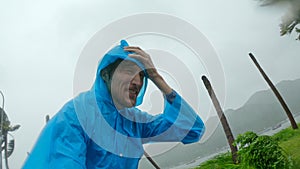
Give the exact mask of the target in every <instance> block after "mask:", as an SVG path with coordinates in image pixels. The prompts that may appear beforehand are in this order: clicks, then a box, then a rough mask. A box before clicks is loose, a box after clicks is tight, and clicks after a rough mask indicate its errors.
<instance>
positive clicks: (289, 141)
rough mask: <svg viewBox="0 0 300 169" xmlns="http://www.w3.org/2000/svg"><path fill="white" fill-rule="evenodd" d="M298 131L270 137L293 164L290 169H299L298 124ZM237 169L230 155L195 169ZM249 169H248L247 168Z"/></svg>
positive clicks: (280, 133) (227, 154) (299, 134)
mask: <svg viewBox="0 0 300 169" xmlns="http://www.w3.org/2000/svg"><path fill="white" fill-rule="evenodd" d="M298 126H299V129H297V130H293V129H291V128H287V129H284V130H282V131H280V132H279V133H277V134H275V135H274V136H272V137H273V138H274V139H276V140H278V141H279V145H280V146H281V147H282V148H283V149H284V151H285V152H286V153H287V155H288V156H289V157H290V158H291V160H292V162H293V168H292V169H299V166H300V153H299V150H300V123H299V124H298ZM224 168H225V169H226V168H230V169H239V168H241V167H239V166H237V165H233V164H232V160H231V155H230V153H225V154H221V155H219V156H217V157H215V158H213V159H211V160H208V161H206V162H205V163H203V164H201V165H200V166H198V167H196V168H195V169H224ZM249 169H250V168H249Z"/></svg>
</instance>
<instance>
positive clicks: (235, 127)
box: [140, 79, 300, 168]
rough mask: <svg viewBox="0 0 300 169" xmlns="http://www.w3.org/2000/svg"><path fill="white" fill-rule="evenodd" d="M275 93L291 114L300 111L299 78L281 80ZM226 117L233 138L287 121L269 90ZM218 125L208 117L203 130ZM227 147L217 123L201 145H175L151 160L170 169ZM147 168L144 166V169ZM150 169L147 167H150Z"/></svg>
mask: <svg viewBox="0 0 300 169" xmlns="http://www.w3.org/2000/svg"><path fill="white" fill-rule="evenodd" d="M276 88H277V89H278V91H279V93H280V94H281V95H282V97H283V98H284V100H285V102H286V103H287V105H288V107H289V108H290V110H291V111H292V113H293V114H296V113H299V112H300V79H297V80H285V81H281V82H279V83H278V84H277V85H276ZM225 115H226V118H227V120H228V122H229V125H230V127H231V129H232V132H233V134H234V136H235V137H236V136H237V135H238V134H241V133H244V132H245V131H254V132H259V131H262V130H264V129H267V128H270V127H273V126H276V125H277V124H278V123H279V122H281V121H283V120H285V119H287V116H286V113H285V112H284V110H283V108H282V107H281V105H280V103H279V102H278V100H277V98H276V97H275V95H274V94H273V92H272V91H271V90H262V91H258V92H256V93H255V94H253V95H252V96H251V97H250V98H249V99H248V101H247V102H246V103H245V104H244V105H243V106H242V107H240V108H238V109H235V110H234V109H228V110H226V111H225ZM216 123H219V119H218V117H211V118H210V119H208V121H207V122H206V124H205V125H206V127H207V128H209V126H214V124H216ZM225 146H228V143H227V140H226V137H225V133H224V131H223V128H222V126H221V124H220V123H219V125H218V127H217V129H216V130H215V132H214V133H213V134H212V135H211V136H210V138H209V139H208V140H207V141H205V142H204V143H196V144H191V145H185V146H183V145H182V144H178V146H176V147H175V148H173V149H171V150H170V151H168V152H167V153H165V154H161V155H158V156H156V157H154V159H155V160H156V161H157V162H158V164H160V166H161V167H170V164H173V165H174V166H177V165H180V163H183V162H184V163H187V162H189V161H192V160H193V159H196V158H198V157H199V156H200V157H205V156H207V155H210V154H212V153H215V152H218V151H220V150H221V149H222V148H223V147H225ZM140 165H141V166H142V168H148V167H149V163H148V162H147V161H146V160H142V161H141V164H140ZM147 166H148V167H147ZM150 168H151V166H150Z"/></svg>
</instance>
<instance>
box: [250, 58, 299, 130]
mask: <svg viewBox="0 0 300 169" xmlns="http://www.w3.org/2000/svg"><path fill="white" fill-rule="evenodd" d="M249 56H250V58H251V59H252V61H253V62H254V64H255V65H256V67H257V68H258V70H259V72H260V73H261V74H262V76H263V77H264V79H265V80H266V82H267V83H268V85H269V86H270V88H271V89H272V91H273V93H274V94H275V96H276V97H277V99H278V101H279V102H280V104H281V106H282V107H283V109H284V110H285V112H286V115H287V116H288V118H289V120H290V123H291V126H292V128H293V129H298V126H297V123H296V121H295V119H294V117H293V114H292V113H291V111H290V109H289V108H288V106H287V104H286V103H285V101H284V100H283V98H282V97H281V95H280V93H279V92H278V90H277V89H276V87H275V86H274V85H273V83H272V82H271V80H270V79H269V77H268V76H267V75H266V73H265V72H264V70H263V69H262V68H261V66H260V65H259V63H258V62H257V60H256V59H255V57H254V56H253V54H252V53H249Z"/></svg>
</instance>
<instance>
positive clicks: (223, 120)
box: [202, 76, 238, 164]
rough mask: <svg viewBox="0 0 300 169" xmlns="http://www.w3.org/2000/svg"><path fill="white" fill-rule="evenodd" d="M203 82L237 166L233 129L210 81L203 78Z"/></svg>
mask: <svg viewBox="0 0 300 169" xmlns="http://www.w3.org/2000/svg"><path fill="white" fill-rule="evenodd" d="M202 80H203V83H204V85H205V87H206V89H207V91H208V94H209V96H210V98H211V100H212V102H213V104H214V106H215V109H216V111H217V113H218V116H219V119H220V121H221V124H222V126H223V129H224V132H225V135H226V138H227V141H228V144H229V147H230V149H231V154H232V161H233V162H234V164H237V163H238V160H237V151H238V150H237V147H236V146H234V145H233V142H234V137H233V134H232V132H231V129H230V126H229V124H228V122H227V119H226V116H225V114H224V112H223V110H222V108H221V106H220V103H219V101H218V99H217V97H216V94H215V92H214V90H213V88H212V86H211V84H210V82H209V80H208V79H207V77H206V76H202Z"/></svg>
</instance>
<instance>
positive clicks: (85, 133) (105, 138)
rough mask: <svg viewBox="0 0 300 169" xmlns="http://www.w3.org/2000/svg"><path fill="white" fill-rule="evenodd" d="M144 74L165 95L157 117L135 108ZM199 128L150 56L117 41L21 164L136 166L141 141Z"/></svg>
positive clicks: (197, 132)
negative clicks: (87, 84)
mask: <svg viewBox="0 0 300 169" xmlns="http://www.w3.org/2000/svg"><path fill="white" fill-rule="evenodd" d="M148 79H150V80H151V81H152V82H153V83H154V84H155V85H156V86H157V87H158V88H159V89H160V91H161V92H162V93H163V95H164V98H165V100H166V101H165V107H164V112H163V113H162V114H160V115H157V116H152V115H149V114H147V113H145V112H142V111H141V110H139V109H137V108H136V106H138V105H140V104H141V103H142V101H143V96H144V94H145V90H146V87H147V80H148ZM204 130H205V127H204V124H203V122H202V120H201V119H200V118H199V116H198V115H197V114H196V113H195V112H194V110H193V109H192V108H191V107H190V106H189V105H188V104H187V103H186V102H185V101H184V100H183V98H181V97H180V95H179V94H178V93H176V92H175V91H174V90H173V89H172V88H171V87H170V86H169V85H168V84H167V83H166V82H165V81H164V79H163V78H162V76H161V75H160V74H159V73H158V72H157V70H156V69H155V67H154V65H153V63H152V60H151V58H150V56H149V55H148V54H147V53H145V52H144V51H143V50H142V49H140V48H139V47H132V46H128V44H127V42H126V41H124V40H122V41H121V44H120V45H118V46H116V47H114V48H113V49H111V50H110V51H109V52H108V53H107V54H106V55H105V56H104V57H103V59H102V60H101V62H100V64H99V66H98V69H97V73H96V80H95V83H94V85H93V87H92V89H91V90H89V91H87V92H83V93H81V94H80V95H79V96H77V97H75V98H74V99H72V100H71V101H69V102H68V103H67V104H66V105H65V106H64V107H63V108H62V109H61V110H60V111H59V112H58V113H57V114H56V115H55V116H54V117H53V118H52V119H51V120H50V121H49V122H48V124H47V125H46V127H45V128H44V130H43V131H42V133H41V135H40V137H39V139H38V141H37V143H36V145H35V146H34V148H33V150H32V152H31V153H30V155H29V156H28V158H27V160H26V161H25V164H24V166H23V169H35V168H39V169H41V168H42V169H45V168H51V169H58V168H59V169H62V168H66V169H69V168H70V169H85V168H88V169H100V168H109V169H121V168H125V169H131V168H138V162H139V160H140V158H141V157H142V155H143V152H144V150H143V144H145V143H149V142H157V141H177V142H179V141H181V142H182V143H184V144H187V143H192V142H197V141H198V140H199V139H200V137H201V136H202V135H203V133H204Z"/></svg>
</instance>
